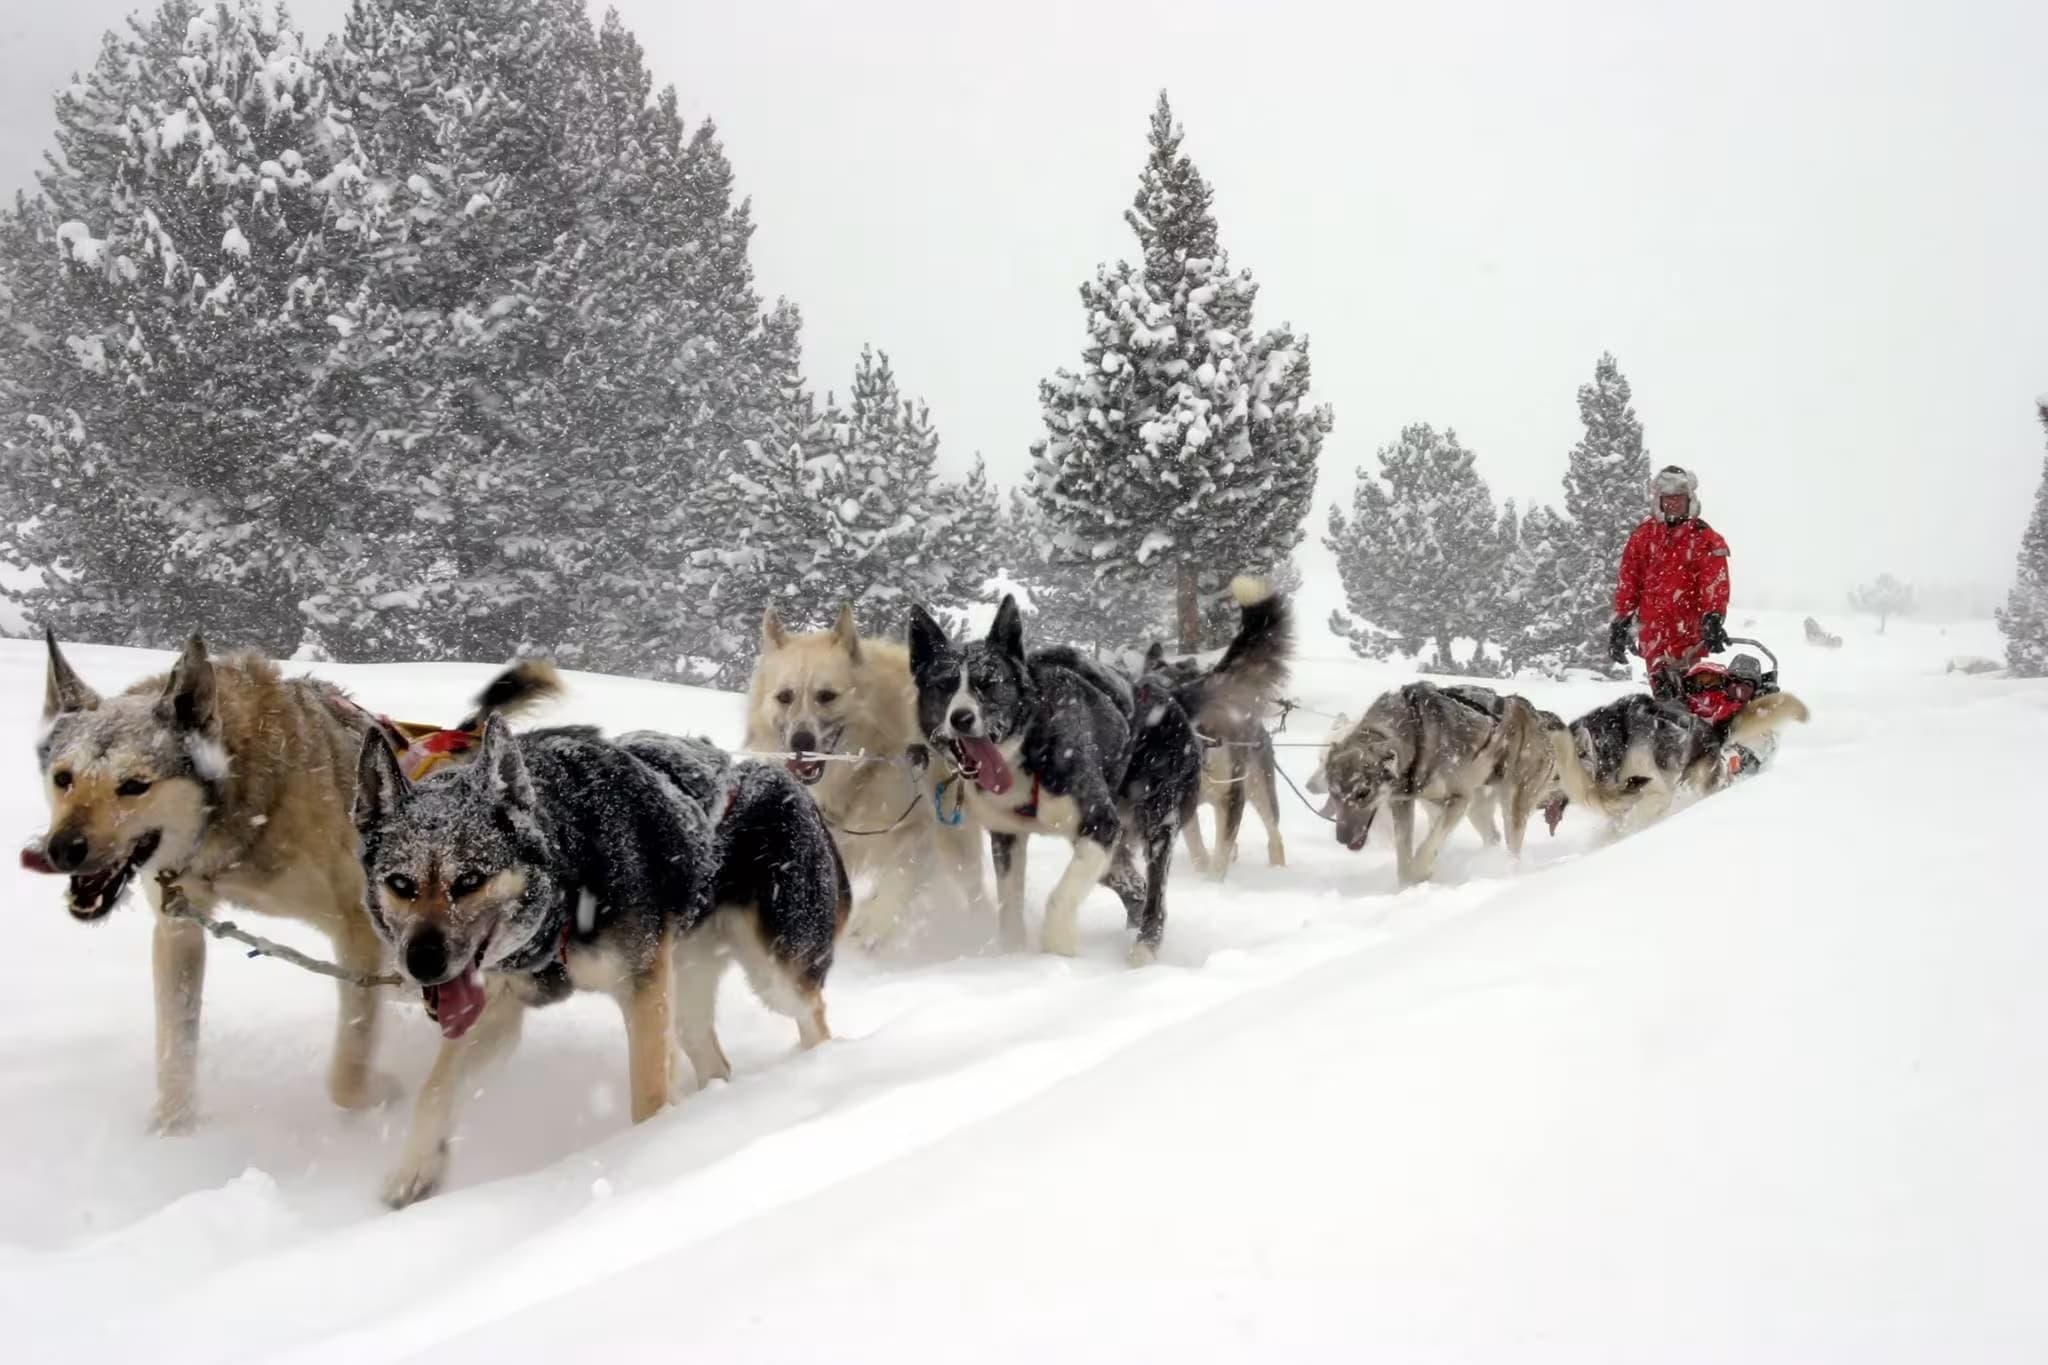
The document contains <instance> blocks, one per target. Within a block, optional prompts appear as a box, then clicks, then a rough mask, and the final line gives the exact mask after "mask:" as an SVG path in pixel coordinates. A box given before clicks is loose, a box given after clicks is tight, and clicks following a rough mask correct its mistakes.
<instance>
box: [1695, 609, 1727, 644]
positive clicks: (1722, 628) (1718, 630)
mask: <svg viewBox="0 0 2048 1365" xmlns="http://www.w3.org/2000/svg"><path fill="white" fill-rule="evenodd" d="M1700 640H1701V642H1702V643H1704V644H1705V645H1706V647H1707V653H1709V654H1719V653H1720V652H1721V651H1722V650H1724V649H1726V648H1728V626H1727V623H1726V622H1724V621H1722V619H1721V613H1720V612H1718V611H1710V612H1708V613H1707V614H1706V615H1705V616H1702V617H1701V618H1700Z"/></svg>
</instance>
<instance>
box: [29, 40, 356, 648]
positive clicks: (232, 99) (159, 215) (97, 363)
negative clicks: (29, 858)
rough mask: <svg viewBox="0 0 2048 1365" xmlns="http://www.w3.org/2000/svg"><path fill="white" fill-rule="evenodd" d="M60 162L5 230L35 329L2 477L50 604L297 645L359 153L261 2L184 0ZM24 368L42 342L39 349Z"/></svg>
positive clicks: (73, 130) (116, 54)
mask: <svg viewBox="0 0 2048 1365" xmlns="http://www.w3.org/2000/svg"><path fill="white" fill-rule="evenodd" d="M57 119H58V132H57V142H58V149H59V155H58V156H56V157H53V158H51V159H50V163H49V167H48V169H47V170H46V171H45V172H44V173H43V174H42V175H41V176H40V177H39V180H40V185H41V190H42V194H41V196H40V197H39V198H38V199H36V200H34V201H27V200H24V201H21V202H20V203H19V204H18V206H17V212H16V215H15V221H14V222H13V223H12V224H11V225H10V228H9V230H8V232H7V233H6V234H5V236H6V240H7V242H8V243H9V245H10V247H11V248H12V249H13V250H15V251H19V250H20V249H22V248H24V247H25V246H26V245H28V244H31V243H33V244H34V246H35V248H36V252H37V255H36V257H34V258H32V259H30V260H27V261H24V260H21V259H14V260H12V261H11V262H10V265H9V267H8V273H9V276H10V278H11V279H13V280H14V281H15V283H14V284H13V285H11V286H10V288H11V290H12V292H13V293H14V294H15V297H16V299H17V301H18V303H19V306H20V307H22V308H23V309H25V310H26V311H27V313H28V316H27V317H26V318H25V319H23V320H24V321H26V323H27V325H28V326H29V328H30V329H31V330H32V334H33V335H34V336H36V337H37V338H38V339H39V340H38V343H37V345H36V347H35V349H36V351H37V354H36V356H35V358H34V359H33V361H32V362H31V371H30V379H29V384H28V387H30V388H32V389H33V391H32V392H28V393H25V394H24V395H23V396H22V400H21V404H20V406H21V409H22V411H23V416H22V420H23V421H24V422H25V423H26V427H25V429H19V430H17V432H16V433H15V434H14V436H13V438H12V439H11V440H10V445H11V446H12V447H13V452H12V453H13V454H14V455H15V457H16V458H14V459H12V460H10V461H9V467H8V470H7V474H6V502H7V508H8V513H9V515H7V516H6V517H5V518H4V520H5V521H7V522H8V523H9V524H10V525H11V526H12V527H14V531H13V538H12V542H11V544H10V546H9V553H10V554H11V556H12V557H14V558H15V559H17V560H18V561H20V562H22V563H24V564H26V565H30V566H33V567H37V568H41V569H44V570H46V571H47V572H45V573H44V575H43V579H42V584H41V586H40V587H39V588H37V589H35V590H33V591H32V592H31V593H29V594H28V605H29V608H30V611H31V612H32V614H33V615H34V616H35V618H36V619H37V620H38V621H39V622H41V623H43V624H47V625H51V626H54V627H55V628H57V629H58V630H60V631H62V632H63V633H65V634H68V635H72V636H76V637H84V638H93V639H102V640H118V641H126V642H132V643H137V644H158V645H161V644H165V643H169V642H171V641H173V640H175V639H176V638H178V637H179V636H181V635H182V634H183V633H184V632H186V631H188V630H190V629H192V628H193V627H194V626H200V625H203V626H206V627H208V628H211V629H214V630H216V631H218V632H224V633H226V634H228V635H229V636H230V637H231V638H233V639H235V640H237V641H240V642H244V643H250V644H255V645H259V646H261V647H263V648H265V649H268V650H270V651H272V652H279V653H286V652H290V651H291V650H292V649H293V648H295V647H296V645H297V643H298V639H299V635H300V624H299V618H298V613H297V610H296V603H297V599H298V596H299V584H300V581H301V576H302V573H303V570H304V566H305V564H306V562H307V561H308V559H309V557H310V556H311V555H312V554H313V551H314V547H315V546H317V545H318V543H319V540H320V538H321V536H322V535H323V534H324V532H325V530H326V526H327V523H328V518H329V516H330V514H331V507H332V504H331V501H330V499H329V496H328V495H329V492H330V486H329V484H328V482H327V480H326V479H325V478H324V471H323V470H322V468H321V466H320V464H319V462H318V461H309V460H307V459H305V458H302V452H303V449H304V444H303V437H304V432H305V430H306V411H305V404H304V396H305V395H304V390H305V385H306V378H305V376H306V374H307V371H308V368H309V366H310V365H311V363H312V362H313V361H314V360H316V359H317V356H318V354H319V350H320V348H321V346H322V344H323V341H322V336H321V334H322V332H323V330H324V327H323V323H322V321H321V319H322V315H323V313H324V312H325V311H326V306H327V300H326V298H325V296H324V292H323V289H322V286H321V284H320V283H319V276H320V271H321V269H322V267H323V265H324V264H325V263H326V261H327V260H328V258H329V251H328V244H327V243H326V241H325V239H324V235H323V233H324V229H325V227H326V220H327V216H328V191H329V190H330V188H331V186H332V185H333V184H334V183H335V181H336V179H337V177H341V176H345V175H346V174H348V173H349V168H350V167H352V166H353V164H354V159H355V155H356V152H355V147H354V143H353V140H352V138H351V137H350V134H349V129H348V127H347V124H346V121H345V117H344V116H343V115H342V114H341V113H340V112H339V111H337V110H335V109H333V108H332V107H331V104H330V101H329V94H328V90H327V87H326V84H325V82H324V81H323V80H322V79H321V77H320V73H319V72H318V71H317V70H316V68H315V66H314V64H313V63H312V62H311V61H310V60H309V59H308V56H307V54H306V52H305V50H304V46H303V42H302V39H301V38H300V35H299V34H298V32H297V31H296V30H295V29H294V28H293V27H292V26H291V24H290V23H289V22H288V21H287V20H285V18H284V17H283V15H282V13H281V11H280V10H278V9H277V8H275V7H273V6H272V5H270V4H266V3H262V2H261V0H225V2H221V0H216V2H215V3H208V4H193V3H188V2H187V0H167V3H165V4H163V5H162V6H161V7H160V8H159V9H158V10H157V11H156V12H155V13H154V14H153V15H151V16H150V17H149V18H147V19H136V20H131V22H130V25H129V27H128V29H127V30H126V31H125V32H120V33H113V34H109V35H108V36H107V38H106V40H105V41H104V43H103V45H102V48H101V52H100V57H99V61H98V62H97V64H96V65H95V66H94V68H93V70H92V71H91V72H90V73H89V74H88V75H87V76H86V77H84V78H83V79H81V80H78V81H75V82H74V83H73V84H72V85H71V86H70V87H69V88H68V89H66V90H65V91H64V92H63V93H62V94H60V96H59V98H58V102H57ZM24 359H26V357H24Z"/></svg>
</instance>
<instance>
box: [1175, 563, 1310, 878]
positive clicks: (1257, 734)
mask: <svg viewBox="0 0 2048 1365" xmlns="http://www.w3.org/2000/svg"><path fill="white" fill-rule="evenodd" d="M1255 581H1256V580H1248V579H1239V580H1238V582H1239V583H1247V582H1255ZM1239 605H1240V610H1241V611H1242V613H1243V624H1242V627H1241V629H1240V630H1239V633H1238V636H1237V639H1236V640H1235V641H1233V642H1232V645H1231V649H1232V650H1237V651H1240V653H1247V652H1248V653H1251V654H1253V655H1255V657H1256V658H1257V659H1258V660H1259V661H1260V662H1258V663H1257V664H1256V665H1255V666H1253V667H1252V668H1250V669H1249V670H1247V669H1244V668H1242V667H1241V666H1240V664H1239V661H1238V659H1236V658H1233V657H1232V655H1231V653H1229V652H1227V651H1226V652H1225V654H1224V656H1223V657H1222V658H1221V659H1219V660H1218V661H1217V662H1216V665H1215V666H1214V667H1213V668H1205V667H1203V666H1202V665H1201V664H1200V663H1199V662H1197V661H1196V660H1193V659H1172V660H1169V659H1167V658H1166V649H1165V646H1163V645H1161V644H1159V643H1157V642H1154V644H1153V645H1152V648H1151V650H1150V651H1148V652H1147V653H1146V655H1145V664H1144V669H1143V671H1144V672H1145V673H1158V674H1161V675H1163V676H1164V678H1165V679H1166V680H1167V681H1168V682H1169V683H1170V684H1171V685H1172V687H1173V689H1174V693H1175V698H1176V700H1178V701H1179V702H1180V703H1181V707H1182V709H1183V710H1185V711H1187V713H1188V714H1189V715H1190V716H1191V717H1192V718H1193V719H1194V722H1195V729H1196V731H1197V732H1198V733H1199V735H1200V738H1201V741H1202V745H1203V757H1202V787H1201V795H1200V798H1199V799H1198V800H1197V802H1196V808H1197V810H1199V809H1200V808H1201V807H1202V806H1207V807H1209V808H1210V809H1211V810H1213V811H1214V812H1215V821H1216V848H1215V851H1214V853H1213V854H1212V853H1211V852H1210V850H1209V849H1207V848H1206V847H1204V846H1203V843H1202V823H1201V821H1200V820H1199V819H1196V818H1194V817H1192V816H1190V817H1189V819H1188V820H1187V821H1186V822H1184V823H1183V824H1182V825H1181V834H1182V836H1183V837H1184V838H1185V839H1186V840H1187V846H1188V856H1189V857H1190V858H1192V859H1193V860H1194V864H1195V866H1196V868H1197V869H1200V870H1202V871H1204V872H1206V873H1207V874H1208V875H1209V876H1210V877H1212V878H1214V879H1216V880H1217V881H1221V880H1223V878H1224V877H1226V876H1227V875H1229V872H1230V865H1231V864H1232V863H1233V862H1236V861H1237V833H1238V828H1239V826H1240V825H1242V823H1243V822H1244V810H1245V806H1246V804H1247V803H1249V804H1250V805H1251V807H1252V809H1253V810H1256V811H1257V812H1258V813H1259V823H1260V824H1262V825H1264V826H1265V828H1266V862H1267V863H1268V864H1269V865H1271V866H1273V867H1285V866H1286V865H1287V847H1286V845H1285V843H1283V842H1282V840H1281V838H1280V787H1279V776H1278V765H1277V763H1276V761H1275V759H1274V754H1273V736H1272V735H1271V734H1270V733H1268V731H1267V730H1266V726H1265V721H1264V716H1265V713H1266V710H1267V708H1268V707H1270V706H1271V705H1272V704H1273V703H1274V702H1275V701H1276V700H1278V698H1279V695H1280V689H1281V688H1282V687H1284V686H1285V685H1286V682H1287V659H1288V655H1289V654H1291V653H1292V652H1293V644H1294V621H1293V614H1292V612H1291V611H1290V610H1289V607H1288V603H1287V599H1286V597H1284V596H1282V595H1280V594H1277V593H1274V594H1270V595H1268V596H1266V597H1264V598H1262V599H1261V600H1259V601H1258V602H1256V603H1252V604H1250V605H1246V604H1244V603H1242V602H1241V603H1240V604H1239ZM1219 673H1220V674H1221V675H1222V677H1223V678H1224V679H1226V680H1230V685H1228V686H1223V685H1216V684H1214V683H1213V682H1212V680H1213V679H1215V678H1216V676H1217V675H1218V674H1219Z"/></svg>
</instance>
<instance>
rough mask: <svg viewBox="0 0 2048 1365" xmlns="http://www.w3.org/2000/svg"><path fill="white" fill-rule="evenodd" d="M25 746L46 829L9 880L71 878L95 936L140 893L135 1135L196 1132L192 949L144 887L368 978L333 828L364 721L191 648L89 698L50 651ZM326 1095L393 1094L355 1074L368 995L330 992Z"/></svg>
mask: <svg viewBox="0 0 2048 1365" xmlns="http://www.w3.org/2000/svg"><path fill="white" fill-rule="evenodd" d="M46 640H47V643H48V646H49V669H48V675H47V679H46V684H45V691H44V699H43V721H44V725H43V732H42V737H41V738H40V739H39V740H38V741H37V744H36V757H37V759H38V761H39V763H40V765H41V768H42V785H43V793H44V795H45V797H46V798H47V799H48V801H49V806H50V826H49V831H48V833H47V834H46V835H45V836H44V838H43V840H42V841H41V843H40V845H31V846H30V847H29V848H28V849H26V850H24V851H23V854H22V861H23V864H24V866H27V867H30V868H31V869H33V870H36V871H43V872H53V873H61V874H63V875H65V876H68V877H69V878H70V894H69V906H70V910H71V914H72V915H73V916H74V917H75V918H77V919H79V920H84V921H93V920H100V919H104V918H105V917H106V916H107V914H108V913H109V912H110V911H112V910H113V909H114V907H115V906H116V905H117V904H118V903H119V902H120V900H121V898H122V896H123V895H124V894H125V893H126V892H127V890H128V888H129V886H130V885H131V883H133V882H135V881H136V880H138V879H140V880H141V882H142V884H143V887H144V893H145V895H147V896H148V898H149V900H150V903H151V905H152V906H153V908H155V910H156V911H157V915H156V925H155V929H154V931H153V932H154V943H153V946H152V950H151V954H150V958H151V965H152V968H153V975H154V978H155V982H154V984H155V993H156V1091H157V1093H156V1107H155V1110H154V1112H153V1114H152V1116H151V1127H152V1128H153V1129H155V1130H156V1131H159V1132H180V1131H183V1130H185V1129H187V1128H189V1127H190V1126H191V1124H192V1122H193V1119H194V1117H195V1115H196V1112H197V1110H196V1100H197V1095H196V1079H197V1074H198V1065H199V1006H200V996H201V991H202V988H203V986H204V983H205V980H206V936H205V933H204V932H203V931H202V930H201V928H200V926H199V925H197V924H195V923H193V922H192V921H190V920H188V919H182V918H173V917H171V916H167V915H165V914H163V913H162V911H163V891H162V887H161V886H160V885H159V883H158V881H157V877H158V874H160V873H163V872H166V871H168V872H173V873H175V874H177V883H178V887H179V890H180V891H181V892H182V893H183V895H184V897H185V899H186V901H187V902H188V903H189V905H190V907H191V908H192V910H194V911H195V912H197V913H199V914H210V913H211V912H212V911H213V910H214V908H215V907H216V906H218V905H220V904H222V903H224V902H232V903H233V904H235V905H239V906H243V907H246V908H248V909H250V910H254V911H258V912H260V913H263V914H271V915H282V916H286V917H289V918H292V919H297V920H301V921H303V922H305V923H307V924H310V925H312V926H313V927H315V928H317V929H319V930H321V931H322V932H323V933H325V934H326V935H327V936H328V937H329V938H330V939H331V940H332V941H333V944H334V956H335V958H336V960H337V961H338V962H339V963H340V965H342V966H343V967H346V968H349V969H350V970H352V971H354V972H356V973H359V974H361V975H365V976H368V975H374V974H375V973H377V972H378V970H379V969H380V967H381V966H382V949H381V947H380V946H379V944H378V941H377V935H376V933H375V932H374V931H373V930H372V928H371V926H370V921H369V917H368V916H367V915H366V914H365V913H364V910H363V874H362V869H361V867H360V866H359V865H358V864H357V862H356V856H355V828H354V826H353V825H351V824H350V822H349V800H350V798H351V797H352V795H353V794H354V785H355V778H354V773H355V767H354V759H355V754H356V749H357V746H358V745H359V743H360V742H361V739H362V736H363V735H364V734H365V733H366V732H372V722H371V719H370V716H369V714H368V713H367V712H365V711H363V710H362V709H361V708H360V707H358V706H356V705H355V704H354V703H353V702H351V701H349V700H348V698H347V697H346V696H345V695H344V694H343V693H342V692H341V690H340V689H339V688H336V687H334V686H333V685H332V684H329V683H325V682H320V681H317V680H315V679H312V678H289V679H288V678H284V677H281V676H280V675H279V673H278V671H277V669H276V668H275V667H274V666H273V665H272V664H271V663H270V662H269V661H268V660H266V659H264V658H262V657H260V656H258V655H255V654H230V655H225V656H223V657H221V658H218V659H215V658H213V657H212V656H211V655H209V654H208V652H207V648H206V642H205V640H204V639H202V638H201V637H200V636H198V635H194V636H192V637H191V639H189V640H188V641H186V643H185V647H184V649H183V651H182V652H181V653H180V654H179V655H178V659H177V662H176V664H175V665H173V667H172V668H171V671H170V672H169V673H168V674H166V675H161V676H157V677H152V678H146V679H144V680H143V681H141V682H139V683H136V684H135V685H134V686H133V687H131V688H129V689H128V690H127V691H125V692H122V693H120V694H119V695H117V696H112V697H104V698H103V697H101V696H100V695H99V694H98V693H97V692H95V691H93V689H92V688H90V687H88V686H87V685H86V683H85V681H84V680H83V679H81V678H80V677H79V676H78V674H77V673H76V672H74V671H73V669H72V667H71V665H70V663H69V662H68V661H67V660H66V659H65V657H64V653H63V651H62V650H60V649H59V648H58V646H57V640H56V637H55V636H54V635H46ZM340 992H341V999H340V1017H339V1021H338V1023H337V1025H336V1028H335V1036H334V1052H333V1057H332V1060H331V1061H330V1063H329V1065H328V1070H327V1093H328V1096H329V1097H330V1098H331V1099H333V1101H334V1102H335V1103H336V1104H337V1105H340V1106H341V1107H342V1108H344V1109H360V1108H365V1107H368V1106H370V1105H374V1104H378V1103H381V1102H383V1101H384V1100H386V1099H389V1098H391V1097H392V1096H394V1095H395V1094H396V1089H397V1087H396V1085H395V1084H394V1083H393V1082H392V1081H391V1079H390V1078H389V1077H388V1076H384V1075H381V1074H379V1073H376V1072H373V1071H372V1070H371V1056H372V1053H373V1052H374V1050H375V1046H376V1036H377V1005H378V1001H377V994H376V992H375V990H374V989H372V988H365V987H362V986H358V985H353V984H349V983H343V984H342V985H341V987H340Z"/></svg>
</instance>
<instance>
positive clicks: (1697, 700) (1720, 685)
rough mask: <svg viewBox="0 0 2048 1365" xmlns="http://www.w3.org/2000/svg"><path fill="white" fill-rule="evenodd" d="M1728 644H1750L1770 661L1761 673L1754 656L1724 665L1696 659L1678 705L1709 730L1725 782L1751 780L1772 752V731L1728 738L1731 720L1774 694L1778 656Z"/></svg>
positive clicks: (1754, 642)
mask: <svg viewBox="0 0 2048 1365" xmlns="http://www.w3.org/2000/svg"><path fill="white" fill-rule="evenodd" d="M1728 643H1729V644H1730V645H1731V646H1732V645H1751V646H1754V647H1755V648H1756V649H1757V650H1759V651H1760V652H1761V653H1762V654H1763V655H1764V657H1765V658H1767V659H1769V660H1770V661H1771V666H1770V667H1769V668H1765V667H1764V665H1763V663H1762V661H1761V660H1759V659H1758V658H1757V657H1756V655H1755V654H1750V653H1739V654H1737V655H1736V656H1735V657H1734V658H1732V659H1730V660H1729V661H1728V662H1727V663H1725V664H1724V663H1718V662H1716V661H1715V660H1713V659H1701V660H1700V661H1699V662H1697V663H1695V664H1694V665H1693V666H1692V667H1691V668H1688V669H1687V670H1686V671H1685V690H1684V692H1683V694H1682V695H1681V698H1680V699H1681V700H1682V701H1683V702H1684V703H1685V709H1686V710H1687V711H1689V712H1691V713H1692V714H1693V715H1694V716H1696V717H1698V718H1699V719H1701V720H1703V721H1705V722H1706V723H1707V724H1708V725H1710V726H1712V727H1713V729H1714V734H1715V737H1716V738H1717V739H1719V740H1720V742H1721V761H1722V764H1723V766H1724V768H1725V769H1726V776H1727V779H1728V780H1729V781H1731V782H1732V781H1735V780H1737V779H1741V778H1749V777H1754V776H1756V774H1757V773H1759V772H1761V771H1762V770H1763V768H1764V765H1765V764H1766V763H1768V762H1769V761H1770V759H1771V757H1772V756H1773V755H1774V754H1776V753H1777V751H1778V736H1777V732H1776V730H1765V731H1764V732H1763V733H1762V734H1761V735H1760V736H1751V737H1749V738H1746V739H1744V740H1735V739H1732V738H1730V734H1731V731H1733V729H1734V728H1735V721H1736V718H1737V717H1738V716H1740V715H1741V714H1742V713H1743V712H1744V711H1745V710H1747V709H1748V708H1749V707H1750V705H1751V704H1752V703H1754V702H1755V701H1756V699H1757V698H1758V697H1767V696H1770V695H1771V694H1772V693H1774V692H1777V691H1778V690H1779V688H1778V656H1777V655H1776V654H1774V653H1772V652H1771V648H1770V646H1769V645H1766V644H1765V643H1764V642H1763V641H1761V640H1752V639H1730V640H1729V641H1728Z"/></svg>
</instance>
